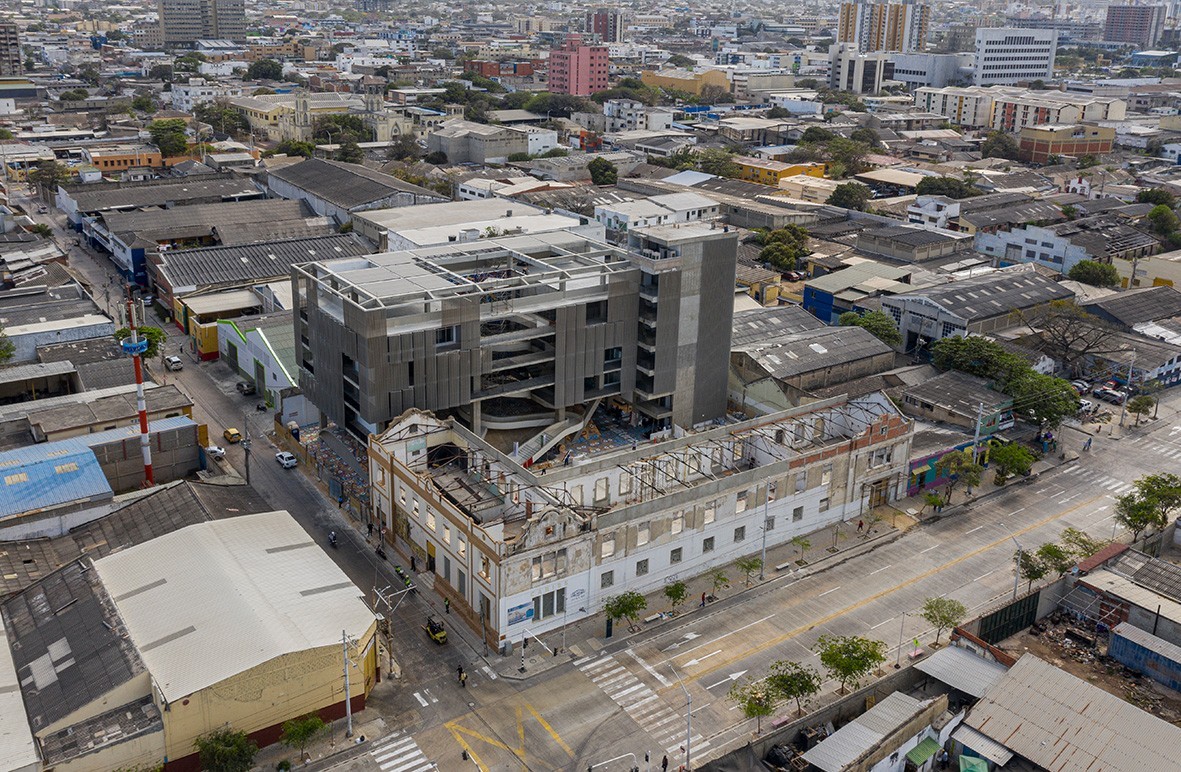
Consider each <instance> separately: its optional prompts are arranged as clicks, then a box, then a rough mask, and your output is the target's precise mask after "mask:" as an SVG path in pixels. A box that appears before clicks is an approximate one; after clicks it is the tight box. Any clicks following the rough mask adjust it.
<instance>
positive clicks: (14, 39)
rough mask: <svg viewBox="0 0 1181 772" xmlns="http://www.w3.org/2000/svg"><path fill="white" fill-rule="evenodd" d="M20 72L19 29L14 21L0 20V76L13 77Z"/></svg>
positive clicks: (22, 69)
mask: <svg viewBox="0 0 1181 772" xmlns="http://www.w3.org/2000/svg"><path fill="white" fill-rule="evenodd" d="M22 72H24V64H23V62H22V60H21V40H20V30H19V28H18V27H17V26H16V22H12V21H5V22H0V78H14V77H16V76H18V75H20V74H21V73H22Z"/></svg>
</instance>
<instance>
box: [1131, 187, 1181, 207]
mask: <svg viewBox="0 0 1181 772" xmlns="http://www.w3.org/2000/svg"><path fill="white" fill-rule="evenodd" d="M1136 202H1137V203H1139V204H1154V205H1157V206H1167V207H1168V208H1169V209H1172V208H1173V207H1175V206H1176V205H1177V199H1176V197H1175V196H1174V195H1173V194H1172V193H1170V192H1169V191H1167V190H1165V189H1164V188H1149V189H1148V190H1142V191H1140V192H1139V193H1137V194H1136Z"/></svg>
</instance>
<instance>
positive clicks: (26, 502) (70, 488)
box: [0, 443, 115, 520]
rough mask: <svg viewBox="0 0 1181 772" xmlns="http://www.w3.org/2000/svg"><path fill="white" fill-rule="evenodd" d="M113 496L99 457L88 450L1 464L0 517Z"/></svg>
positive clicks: (0, 518) (63, 452) (64, 452)
mask: <svg viewBox="0 0 1181 772" xmlns="http://www.w3.org/2000/svg"><path fill="white" fill-rule="evenodd" d="M47 444H54V445H56V444H57V443H47ZM15 452H16V453H18V454H19V453H20V451H15ZM3 455H10V454H8V453H6V454H3ZM114 495H115V492H114V491H113V490H112V489H111V484H110V483H108V482H107V478H106V475H104V474H103V470H102V467H101V466H99V463H98V459H97V458H95V455H94V453H93V452H92V451H90V450H84V451H73V452H70V451H66V450H63V451H62V452H61V454H60V455H57V456H56V457H54V458H40V459H37V460H36V461H25V462H23V463H21V462H19V461H18V462H16V463H15V464H13V465H10V466H7V467H4V466H3V465H0V520H3V519H4V518H6V517H13V516H15V515H22V514H25V513H27V512H36V511H38V510H43V509H49V508H51V507H56V506H60V505H62V504H68V503H71V502H75V501H100V500H102V499H103V498H108V499H109V498H111V497H112V496H114Z"/></svg>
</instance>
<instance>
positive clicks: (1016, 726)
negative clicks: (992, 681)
mask: <svg viewBox="0 0 1181 772" xmlns="http://www.w3.org/2000/svg"><path fill="white" fill-rule="evenodd" d="M964 723H965V724H966V725H967V726H970V727H972V728H973V729H976V730H978V731H979V732H981V733H982V734H984V735H986V736H988V737H991V738H992V739H993V740H996V741H997V742H999V743H1002V744H1003V745H1004V746H1005V747H1006V748H1008V749H1009V750H1011V751H1013V752H1014V753H1015V754H1017V755H1019V756H1022V757H1024V758H1026V759H1028V760H1029V761H1031V762H1033V763H1034V764H1037V765H1039V766H1041V767H1043V768H1045V769H1047V770H1049V772H1075V771H1076V770H1103V772H1123V771H1124V770H1126V771H1127V772H1143V771H1144V770H1150V769H1151V770H1165V769H1177V756H1176V749H1177V748H1178V747H1181V728H1178V727H1176V726H1174V725H1172V724H1170V723H1168V722H1167V721H1163V720H1161V719H1159V718H1157V717H1156V716H1154V715H1152V714H1151V713H1146V712H1145V711H1143V710H1140V709H1139V708H1137V707H1136V706H1134V705H1132V704H1131V703H1128V702H1125V701H1124V700H1122V699H1120V698H1119V697H1117V696H1115V695H1114V694H1109V693H1108V692H1105V691H1103V690H1102V689H1100V688H1099V687H1097V686H1092V685H1091V684H1089V683H1087V682H1086V681H1083V680H1082V679H1080V678H1076V677H1074V676H1072V675H1071V674H1069V673H1067V672H1066V671H1064V670H1059V669H1058V668H1056V667H1054V666H1053V665H1051V664H1049V663H1048V662H1044V661H1043V660H1040V659H1038V658H1037V657H1035V656H1033V655H1032V654H1026V655H1025V656H1023V657H1022V658H1021V659H1019V660H1018V661H1017V664H1016V665H1014V666H1013V667H1012V668H1011V669H1010V670H1009V672H1008V673H1006V674H1005V677H1004V678H1002V679H1001V680H1000V681H999V682H997V684H996V686H995V687H994V688H992V689H990V690H989V691H988V693H987V694H986V695H984V697H983V698H982V699H981V700H980V702H978V703H976V705H975V707H973V708H972V710H971V711H970V712H969V713H968V715H967V717H966V718H965V719H964Z"/></svg>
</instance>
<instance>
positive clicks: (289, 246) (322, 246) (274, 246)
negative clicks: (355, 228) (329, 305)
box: [159, 235, 369, 288]
mask: <svg viewBox="0 0 1181 772" xmlns="http://www.w3.org/2000/svg"><path fill="white" fill-rule="evenodd" d="M368 253H369V249H368V248H367V247H365V246H364V245H363V244H362V243H361V242H360V241H359V240H357V239H355V238H353V237H352V236H349V235H335V236H317V237H313V238H307V239H291V240H286V241H270V242H266V243H261V244H244V245H242V246H233V247H206V248H204V249H182V250H175V251H171V252H165V253H164V254H163V255H161V256H160V257H161V263H160V266H159V271H160V273H161V274H162V275H163V276H164V277H165V278H167V280H168V282H169V283H170V284H171V285H172V286H173V287H174V288H175V287H208V286H216V285H219V284H232V283H235V282H251V281H267V280H271V279H274V278H276V277H280V276H283V277H285V276H288V275H290V273H291V270H290V269H291V266H292V265H295V264H296V263H307V262H311V261H313V260H331V259H335V258H338V257H355V256H357V255H364V254H368Z"/></svg>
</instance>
